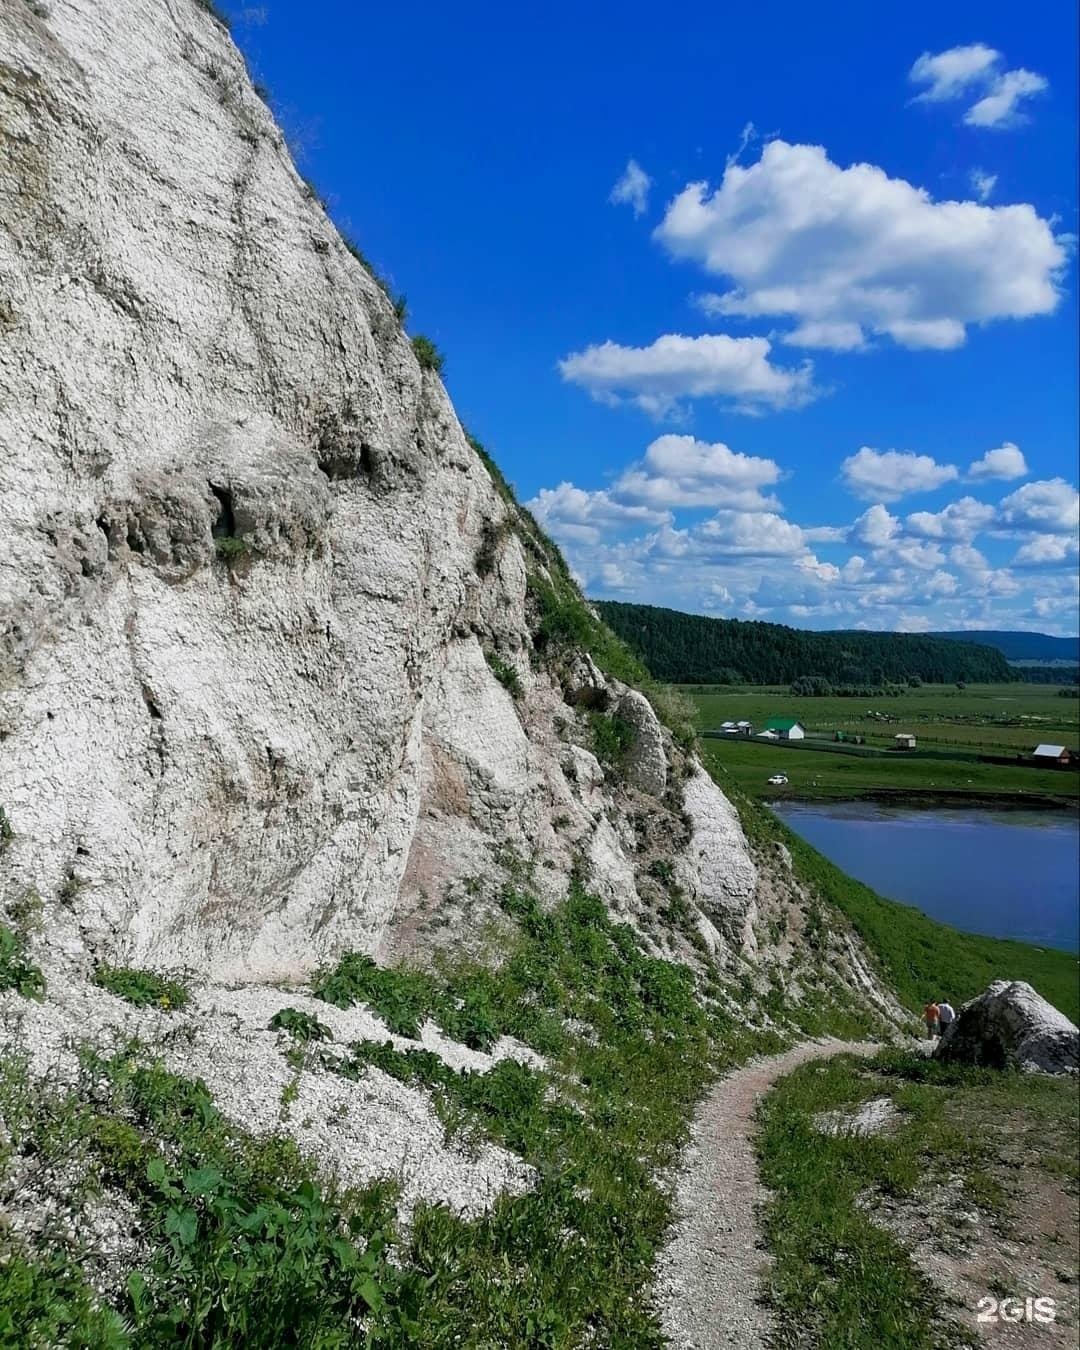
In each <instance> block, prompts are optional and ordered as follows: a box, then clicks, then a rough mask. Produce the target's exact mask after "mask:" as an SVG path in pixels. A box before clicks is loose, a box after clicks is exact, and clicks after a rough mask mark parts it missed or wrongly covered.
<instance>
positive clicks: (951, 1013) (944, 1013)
mask: <svg viewBox="0 0 1080 1350" xmlns="http://www.w3.org/2000/svg"><path fill="white" fill-rule="evenodd" d="M937 1020H938V1034H939V1035H941V1036H944V1035H945V1033H946V1032H947V1031H948V1029H949V1027H950V1026H951V1025H952V1023H953V1022H955V1021H956V1010H955V1009H954V1008H953V1005H952V1004H951V1003H950V1002H949V1000H948V999H945V998H943V999H942V1000H941V1002H940V1003H939V1004H938V1009H937Z"/></svg>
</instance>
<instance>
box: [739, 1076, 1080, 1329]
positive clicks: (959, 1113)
mask: <svg viewBox="0 0 1080 1350" xmlns="http://www.w3.org/2000/svg"><path fill="white" fill-rule="evenodd" d="M880 1096H889V1097H891V1098H892V1100H893V1102H894V1104H895V1106H896V1107H897V1108H899V1110H900V1111H901V1112H902V1115H901V1116H900V1117H899V1120H898V1123H897V1127H896V1128H895V1129H893V1130H890V1131H889V1132H887V1133H883V1134H879V1135H875V1136H870V1137H866V1136H861V1137H860V1136H853V1135H851V1134H839V1135H828V1134H823V1133H821V1132H820V1131H819V1130H818V1129H816V1128H815V1126H814V1123H813V1117H814V1116H815V1115H816V1114H817V1113H818V1112H820V1111H826V1110H835V1109H837V1108H845V1109H847V1108H853V1107H856V1106H857V1105H858V1104H859V1103H861V1102H863V1101H865V1100H867V1099H869V1098H871V1097H880ZM1076 1117H1077V1103H1076V1094H1075V1088H1074V1087H1073V1085H1072V1084H1070V1083H1068V1082H1065V1081H1062V1080H1060V1079H1057V1080H1055V1079H1050V1078H1045V1077H1043V1078H1040V1077H1035V1078H1032V1077H1031V1076H1029V1075H1021V1074H1001V1073H994V1072H992V1071H989V1070H979V1069H961V1068H956V1067H952V1066H945V1065H939V1064H937V1063H935V1062H933V1061H929V1060H926V1059H925V1058H923V1057H922V1056H921V1055H912V1054H910V1053H909V1052H900V1051H889V1052H886V1053H884V1054H882V1055H881V1056H879V1057H878V1059H877V1060H875V1061H872V1062H871V1064H870V1066H869V1069H868V1068H867V1066H866V1065H865V1064H864V1063H863V1062H862V1061H859V1060H856V1059H854V1058H853V1057H850V1056H839V1057H836V1058H833V1059H830V1060H829V1061H827V1062H826V1063H823V1064H822V1063H811V1064H806V1065H803V1066H802V1067H801V1068H799V1069H797V1070H796V1071H795V1072H794V1073H793V1074H791V1075H789V1076H788V1077H787V1078H785V1079H783V1080H781V1082H780V1083H779V1084H778V1085H777V1086H776V1088H774V1090H773V1091H772V1092H771V1093H770V1094H769V1095H768V1097H766V1098H765V1100H764V1102H763V1103H762V1106H761V1108H760V1110H759V1122H760V1133H759V1136H758V1140H757V1147H758V1155H759V1159H760V1164H761V1173H762V1179H763V1180H764V1182H765V1184H766V1185H767V1186H768V1187H769V1188H770V1189H771V1190H772V1191H773V1192H774V1196H773V1198H772V1200H771V1201H770V1204H769V1207H768V1210H767V1212H766V1216H765V1228H766V1236H767V1240H768V1245H769V1247H770V1250H771V1252H772V1254H773V1256H774V1258H775V1265H774V1266H773V1268H772V1272H771V1275H770V1297H771V1301H772V1302H773V1304H774V1306H775V1308H776V1311H777V1317H778V1321H779V1326H778V1337H777V1340H778V1343H779V1344H789V1343H791V1344H795V1343H798V1344H805V1343H807V1338H809V1343H812V1344H815V1345H825V1346H829V1347H830V1350H833V1348H834V1347H835V1350H846V1348H850V1350H864V1347H866V1346H871V1345H881V1346H886V1345H887V1346H889V1347H890V1348H891V1350H892V1348H893V1347H895V1350H942V1347H946V1346H949V1345H951V1344H954V1343H963V1344H966V1343H967V1342H966V1341H963V1342H957V1341H956V1340H955V1338H954V1335H953V1333H952V1331H951V1329H950V1328H949V1326H948V1324H946V1323H945V1322H944V1320H943V1318H942V1316H941V1312H940V1299H939V1297H938V1296H937V1295H936V1293H935V1291H934V1290H933V1289H932V1288H931V1287H930V1286H929V1284H928V1283H927V1281H926V1279H925V1277H924V1276H923V1275H922V1274H921V1273H920V1272H919V1271H918V1270H916V1268H915V1267H914V1265H913V1264H912V1262H911V1260H910V1258H909V1256H908V1254H907V1252H906V1251H905V1250H904V1248H903V1247H902V1245H901V1244H900V1243H899V1241H898V1240H897V1239H896V1238H894V1237H893V1236H892V1235H891V1234H890V1233H888V1232H887V1231H886V1230H885V1229H883V1228H882V1227H880V1226H879V1225H877V1224H875V1223H874V1222H873V1221H872V1219H871V1217H870V1214H869V1213H868V1212H867V1207H866V1205H865V1204H864V1203H857V1201H858V1200H859V1198H860V1197H864V1196H866V1195H867V1194H869V1195H879V1196H884V1197H888V1198H890V1199H896V1198H904V1197H908V1198H910V1197H912V1196H913V1195H914V1194H915V1193H916V1191H917V1189H918V1188H919V1187H920V1185H921V1184H923V1183H925V1181H926V1180H927V1179H928V1178H933V1177H944V1176H946V1175H960V1176H962V1177H963V1179H964V1186H965V1193H966V1195H967V1197H968V1199H969V1201H970V1202H971V1203H975V1204H978V1205H980V1206H981V1207H982V1208H984V1209H985V1210H987V1211H989V1212H990V1215H991V1217H994V1218H997V1219H998V1220H1005V1221H1007V1219H1008V1207H1009V1203H1010V1201H1009V1195H1008V1192H1007V1190H1006V1188H1004V1187H1002V1186H1001V1185H1000V1184H998V1183H996V1182H995V1180H994V1178H995V1176H1008V1175H1009V1174H1010V1172H1011V1171H1012V1169H1013V1168H1014V1167H1015V1165H1016V1162H1015V1157H1014V1156H1011V1155H1010V1154H1009V1153H1008V1151H1007V1150H1008V1147H1009V1146H1010V1145H1011V1146H1012V1147H1014V1148H1016V1147H1019V1149H1020V1150H1021V1152H1022V1156H1023V1158H1024V1160H1025V1162H1026V1163H1029V1164H1030V1165H1031V1166H1033V1167H1035V1168H1039V1167H1043V1168H1044V1170H1046V1171H1047V1172H1048V1173H1050V1174H1057V1172H1058V1168H1057V1162H1058V1159H1059V1157H1060V1156H1062V1155H1066V1156H1067V1155H1068V1154H1070V1153H1071V1154H1072V1155H1073V1156H1074V1157H1075V1153H1076V1142H1077V1141H1076ZM988 1118H992V1119H993V1120H995V1122H997V1123H998V1125H999V1126H1001V1125H1005V1126H1007V1130H1004V1131H1003V1130H1001V1129H999V1130H997V1131H995V1132H993V1133H991V1132H988V1131H986V1130H985V1129H984V1128H982V1122H984V1121H985V1120H986V1119H988ZM1074 1175H1075V1164H1074ZM946 1245H949V1242H948V1240H947V1241H946Z"/></svg>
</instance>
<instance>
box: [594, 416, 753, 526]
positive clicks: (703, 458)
mask: <svg viewBox="0 0 1080 1350" xmlns="http://www.w3.org/2000/svg"><path fill="white" fill-rule="evenodd" d="M779 478H780V466H779V465H778V464H777V463H776V462H775V461H774V460H771V459H760V458H757V457H756V456H754V455H744V454H740V453H739V452H738V451H736V450H731V449H729V448H728V447H727V446H726V445H724V444H723V442H722V441H717V442H715V443H713V444H709V443H708V442H706V441H699V440H696V439H695V438H694V437H693V436H674V435H670V436H660V437H658V438H657V439H656V440H655V441H653V443H652V444H651V445H650V446H649V448H648V449H647V450H646V451H645V456H644V458H643V459H642V460H640V461H639V462H638V463H636V464H631V465H630V467H629V468H627V469H626V470H625V471H624V472H623V473H622V474H621V475H620V477H619V478H618V480H617V481H616V483H615V485H614V488H613V489H612V491H613V492H614V493H616V494H617V495H618V496H619V497H621V498H623V499H626V500H629V501H638V502H647V503H649V504H650V505H652V506H655V507H672V506H718V507H728V508H731V509H737V510H746V511H753V510H760V511H764V510H766V509H768V508H769V507H775V506H776V505H778V503H777V501H776V498H775V497H772V496H769V497H765V496H763V495H762V493H761V489H762V488H763V487H768V486H770V485H772V484H773V483H776V482H777V481H778V480H779Z"/></svg>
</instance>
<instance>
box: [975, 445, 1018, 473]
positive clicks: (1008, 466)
mask: <svg viewBox="0 0 1080 1350" xmlns="http://www.w3.org/2000/svg"><path fill="white" fill-rule="evenodd" d="M1027 472H1028V466H1027V460H1026V459H1025V458H1024V452H1023V451H1022V450H1021V449H1020V447H1019V446H1018V445H1014V444H1013V443H1012V441H1005V443H1004V444H1003V445H999V446H998V448H997V449H996V450H987V452H986V454H985V455H983V457H982V458H981V459H977V460H975V461H974V463H973V464H971V465H970V466H969V468H968V472H967V476H968V477H969V478H975V479H978V478H1004V479H1006V480H1008V479H1011V478H1023V477H1024V475H1025V474H1026V473H1027Z"/></svg>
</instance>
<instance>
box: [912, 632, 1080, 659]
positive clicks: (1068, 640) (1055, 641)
mask: <svg viewBox="0 0 1080 1350" xmlns="http://www.w3.org/2000/svg"><path fill="white" fill-rule="evenodd" d="M926 636H927V637H932V638H944V639H945V640H946V641H948V642H978V643H980V644H982V645H985V646H987V647H996V648H997V650H998V651H999V652H1001V654H1002V656H1004V657H1005V659H1006V661H1071V662H1074V663H1076V662H1080V637H1053V636H1052V635H1051V634H1050V633H1027V632H1022V631H1019V630H1015V629H997V628H978V629H970V630H967V631H963V630H961V631H958V632H944V633H927V634H926Z"/></svg>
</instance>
